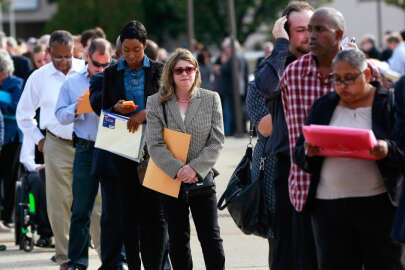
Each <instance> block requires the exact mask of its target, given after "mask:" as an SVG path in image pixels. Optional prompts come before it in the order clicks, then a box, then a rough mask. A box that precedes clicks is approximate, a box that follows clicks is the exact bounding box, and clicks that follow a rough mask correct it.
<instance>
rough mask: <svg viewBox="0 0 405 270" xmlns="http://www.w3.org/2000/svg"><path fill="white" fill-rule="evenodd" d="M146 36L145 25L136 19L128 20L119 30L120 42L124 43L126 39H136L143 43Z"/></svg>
mask: <svg viewBox="0 0 405 270" xmlns="http://www.w3.org/2000/svg"><path fill="white" fill-rule="evenodd" d="M147 38H148V33H147V32H146V28H145V26H144V25H143V24H142V23H141V22H138V21H130V22H129V23H127V24H126V25H124V27H122V29H121V32H120V40H121V44H122V43H124V40H126V39H137V40H139V41H140V42H141V43H143V44H145V42H146V39H147Z"/></svg>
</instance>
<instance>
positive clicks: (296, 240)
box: [271, 155, 323, 270]
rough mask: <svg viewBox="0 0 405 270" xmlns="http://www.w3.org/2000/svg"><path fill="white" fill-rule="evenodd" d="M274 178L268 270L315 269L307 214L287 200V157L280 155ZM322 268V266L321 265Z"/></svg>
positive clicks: (288, 158) (309, 221)
mask: <svg viewBox="0 0 405 270" xmlns="http://www.w3.org/2000/svg"><path fill="white" fill-rule="evenodd" d="M278 158H279V162H278V165H279V166H278V175H277V179H276V181H275V182H276V200H277V201H276V204H277V206H276V207H277V208H276V220H275V223H274V225H275V233H276V236H277V237H276V239H275V241H274V242H275V243H274V249H273V253H272V256H271V257H272V258H271V259H272V264H271V270H290V269H291V270H316V269H317V262H316V253H315V244H314V240H313V233H312V227H311V220H310V216H309V215H308V214H307V213H298V212H297V211H295V209H294V207H293V206H292V204H291V202H290V196H289V192H288V175H289V172H290V157H288V156H284V155H280V156H279V157H278ZM322 270H323V269H322Z"/></svg>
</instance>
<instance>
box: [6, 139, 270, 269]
mask: <svg viewBox="0 0 405 270" xmlns="http://www.w3.org/2000/svg"><path fill="white" fill-rule="evenodd" d="M247 143H248V139H247V138H242V139H235V138H229V139H228V138H227V139H226V142H225V147H224V150H223V152H222V154H221V156H220V159H219V161H218V163H217V165H216V166H215V168H216V169H218V171H219V172H220V173H221V175H220V176H218V178H216V182H217V194H218V197H219V196H220V195H221V194H222V193H223V191H224V190H225V187H226V185H227V182H228V179H229V177H230V175H231V174H232V171H233V169H234V168H235V166H236V165H237V163H238V162H239V161H240V159H241V158H242V155H243V154H244V151H245V149H246V145H247ZM219 223H220V226H221V235H222V238H223V240H224V248H225V256H226V269H227V270H237V269H238V270H240V269H249V270H265V269H268V265H267V255H268V244H267V240H265V239H262V238H259V237H256V236H247V235H244V234H243V233H242V232H240V231H239V229H238V228H237V227H236V225H235V224H234V223H233V220H232V218H231V217H230V216H229V214H228V212H227V211H221V212H219ZM192 227H193V228H192V230H193V231H192V236H191V249H192V253H193V260H194V269H205V266H204V259H203V256H202V253H201V248H200V245H199V242H198V239H197V235H196V233H195V229H194V225H192ZM0 244H5V245H7V250H6V251H3V252H0V270H23V269H24V270H51V269H52V270H56V269H59V268H58V266H57V265H56V264H54V263H53V262H51V260H50V258H51V257H52V255H53V250H52V249H42V248H37V247H34V250H33V251H32V252H30V253H26V252H24V251H20V250H18V248H17V247H16V246H15V245H14V234H13V233H0ZM99 266H100V260H99V258H98V256H97V254H96V252H95V251H94V250H90V263H89V268H88V269H90V270H96V269H98V267H99Z"/></svg>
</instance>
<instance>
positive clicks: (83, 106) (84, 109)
mask: <svg viewBox="0 0 405 270" xmlns="http://www.w3.org/2000/svg"><path fill="white" fill-rule="evenodd" d="M82 97H83V99H82V100H81V101H80V102H79V103H78V104H77V110H76V113H77V114H83V113H91V112H93V108H91V105H90V91H89V89H87V90H86V92H85V93H84V94H83V96H82Z"/></svg>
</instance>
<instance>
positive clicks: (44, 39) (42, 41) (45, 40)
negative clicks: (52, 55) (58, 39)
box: [37, 34, 51, 47]
mask: <svg viewBox="0 0 405 270" xmlns="http://www.w3.org/2000/svg"><path fill="white" fill-rule="evenodd" d="M50 39H51V35H48V34H45V35H43V36H41V37H40V38H39V39H38V41H37V42H38V43H39V44H43V45H45V46H47V47H48V46H49V40H50Z"/></svg>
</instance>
